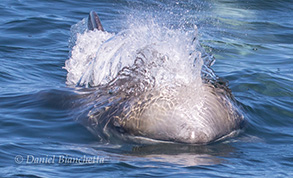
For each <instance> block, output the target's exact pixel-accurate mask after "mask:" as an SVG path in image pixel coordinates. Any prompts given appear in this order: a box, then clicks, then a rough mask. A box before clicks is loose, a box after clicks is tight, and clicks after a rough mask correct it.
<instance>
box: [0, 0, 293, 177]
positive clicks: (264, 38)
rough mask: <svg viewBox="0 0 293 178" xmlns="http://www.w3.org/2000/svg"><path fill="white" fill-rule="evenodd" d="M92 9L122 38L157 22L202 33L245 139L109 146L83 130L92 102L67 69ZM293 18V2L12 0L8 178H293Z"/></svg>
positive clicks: (0, 159)
mask: <svg viewBox="0 0 293 178" xmlns="http://www.w3.org/2000/svg"><path fill="white" fill-rule="evenodd" d="M91 10H95V11H96V12H97V13H98V14H99V16H100V19H101V21H102V24H103V27H104V29H105V30H106V31H107V32H109V33H111V34H117V33H119V32H121V31H123V30H125V29H128V28H133V27H136V26H137V25H140V24H141V26H143V25H144V24H145V23H148V22H153V23H154V24H156V25H159V26H160V27H157V29H160V28H161V27H166V28H167V29H172V30H173V31H172V32H178V33H184V32H190V31H193V32H195V30H194V25H196V26H197V29H198V33H197V35H196V36H197V39H198V41H199V43H200V44H201V46H202V47H203V48H204V49H205V51H206V52H208V53H210V54H211V55H213V56H214V57H215V60H216V62H215V64H214V65H213V66H212V69H213V71H214V73H215V74H216V75H217V76H218V77H220V78H221V80H223V81H226V82H228V85H229V88H230V89H231V91H232V93H233V95H234V96H235V99H236V100H237V102H238V103H239V105H240V107H241V109H242V111H243V114H244V116H245V120H246V121H247V126H246V128H245V130H244V131H243V132H242V133H240V134H239V135H238V136H236V137H233V138H230V139H227V140H224V141H220V142H216V143H212V144H208V145H202V146H198V145H188V144H172V143H170V144H168V143H160V144H133V143H127V142H125V143H116V142H111V141H107V142H105V141H101V140H99V138H97V137H96V136H95V135H93V134H92V133H91V132H89V131H88V130H87V129H86V128H85V127H84V126H83V125H82V124H80V123H79V122H77V120H78V119H79V118H80V117H83V115H79V113H81V107H80V105H87V104H88V103H91V102H88V101H87V97H85V96H84V94H81V93H80V92H76V90H77V88H76V87H74V86H72V85H70V83H68V77H67V74H68V72H67V70H65V69H64V67H65V63H66V61H67V60H68V59H69V58H70V57H71V56H70V54H71V48H70V41H69V39H71V38H72V35H71V32H70V28H71V26H72V25H75V24H77V23H78V22H80V21H81V20H82V19H83V18H86V17H87V16H88V13H89V12H90V11H91ZM292 15H293V3H292V2H291V1H289V0H280V1H264V0H260V1H252V0H247V1H232V0H217V1H212V0H209V1H203V0H194V1H172V2H170V1H164V0H161V1H153V0H144V1H127V0H125V1H119V0H116V1H99V2H96V1H90V0H87V1H83V2H75V1H69V0H62V1H54V0H52V1H34V0H31V1H29V0H27V1H26V0H15V1H8V0H2V1H1V3H0V16H1V18H0V24H1V25H0V64H1V65H0V125H1V129H0V176H1V177H56V176H58V177H65V176H70V177H93V176H94V177H97V176H102V177H117V176H122V177H148V176H156V177H178V176H186V177H243V176H245V177H264V176H267V177H292V176H293V150H292V148H293V130H292V128H293V110H292V108H293V102H292V101H293V93H292V90H293V18H292ZM156 25H154V26H151V27H154V28H153V29H152V30H153V31H154V33H156V28H155V27H156ZM161 30H162V28H161ZM85 40H87V38H85ZM71 47H72V46H71ZM84 50H86V49H84ZM87 102H88V103H87Z"/></svg>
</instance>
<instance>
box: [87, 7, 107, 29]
mask: <svg viewBox="0 0 293 178" xmlns="http://www.w3.org/2000/svg"><path fill="white" fill-rule="evenodd" d="M87 26H88V29H89V30H94V29H98V30H100V31H104V28H103V26H102V24H101V21H100V18H99V16H98V15H97V13H96V12H95V11H91V12H90V14H89V17H88V23H87Z"/></svg>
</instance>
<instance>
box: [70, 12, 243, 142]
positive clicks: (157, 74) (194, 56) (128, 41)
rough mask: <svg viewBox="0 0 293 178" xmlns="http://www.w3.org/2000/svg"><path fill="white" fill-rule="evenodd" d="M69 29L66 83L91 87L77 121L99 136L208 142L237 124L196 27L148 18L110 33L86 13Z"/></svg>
mask: <svg viewBox="0 0 293 178" xmlns="http://www.w3.org/2000/svg"><path fill="white" fill-rule="evenodd" d="M71 32H72V34H71V40H70V45H69V46H70V48H71V54H70V59H69V60H67V61H66V63H65V69H66V70H67V71H68V74H67V84H68V85H70V86H78V87H84V88H89V89H88V90H89V92H87V94H86V97H84V98H83V101H82V102H81V103H82V109H81V110H82V114H80V116H79V118H78V120H79V121H81V122H82V123H83V124H84V125H85V126H86V127H87V128H88V129H89V130H90V131H91V132H93V133H94V134H95V135H97V136H98V137H99V138H101V139H102V140H111V138H118V139H120V140H121V139H122V140H131V141H135V142H145V141H151V142H153V141H170V142H180V143H190V144H207V143H211V142H213V141H216V140H219V139H222V138H225V137H228V136H231V135H233V133H236V132H237V131H238V130H240V129H241V128H242V126H243V123H244V117H243V115H242V114H241V111H240V109H239V108H238V107H237V105H236V102H235V100H234V98H233V96H232V94H231V92H230V90H229V89H228V87H227V86H226V85H225V84H223V83H220V82H218V79H217V77H216V76H215V74H214V73H213V71H212V70H211V69H210V65H212V64H213V62H214V60H213V58H212V56H210V55H208V54H207V53H206V52H205V51H204V49H203V48H202V47H201V46H200V44H199V42H198V40H197V28H196V26H195V29H194V30H193V31H192V32H186V31H183V30H176V29H170V28H167V27H164V26H160V25H158V24H156V23H155V22H153V21H149V22H146V23H144V24H140V23H138V24H135V23H134V24H131V25H130V27H129V29H127V30H124V31H122V32H120V33H118V34H112V33H108V32H106V31H104V28H103V27H102V23H101V22H100V19H99V17H98V15H97V14H96V13H95V12H91V13H90V15H89V17H88V18H85V19H83V20H82V21H81V22H79V23H78V24H76V25H74V26H72V29H71ZM85 90H86V89H85Z"/></svg>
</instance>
